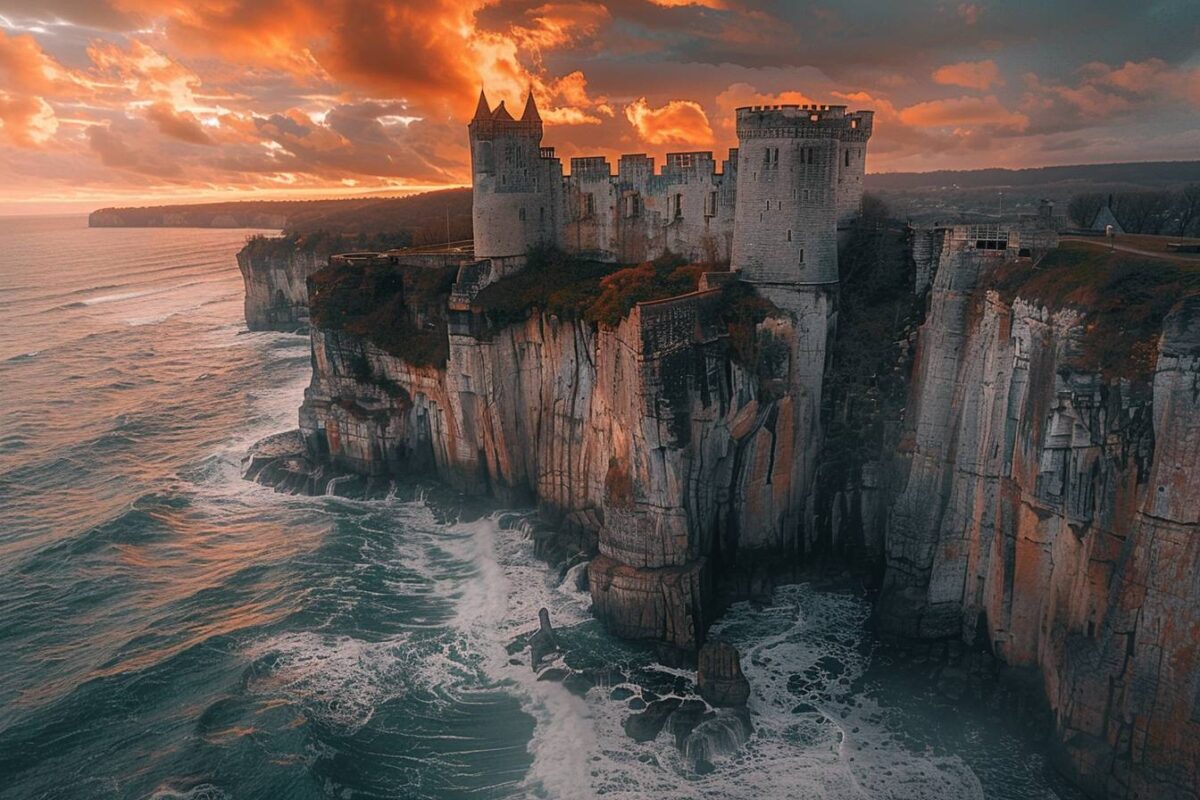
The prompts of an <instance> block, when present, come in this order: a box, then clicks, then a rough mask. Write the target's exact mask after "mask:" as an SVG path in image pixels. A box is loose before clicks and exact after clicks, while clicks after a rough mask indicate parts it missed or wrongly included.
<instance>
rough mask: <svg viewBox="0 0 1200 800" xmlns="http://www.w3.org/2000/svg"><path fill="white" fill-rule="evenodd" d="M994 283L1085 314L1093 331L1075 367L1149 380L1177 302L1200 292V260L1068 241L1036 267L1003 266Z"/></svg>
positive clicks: (1005, 292) (1009, 294)
mask: <svg viewBox="0 0 1200 800" xmlns="http://www.w3.org/2000/svg"><path fill="white" fill-rule="evenodd" d="M989 288H993V289H996V290H997V291H999V292H1000V295H1001V297H1003V298H1004V300H1005V301H1006V302H1011V301H1012V300H1013V299H1015V298H1016V297H1021V298H1024V299H1025V300H1027V301H1030V302H1034V303H1038V304H1040V305H1043V306H1045V307H1046V308H1048V309H1050V310H1051V311H1057V310H1060V309H1063V308H1071V309H1074V310H1076V311H1078V312H1079V313H1080V314H1082V315H1083V323H1084V326H1085V330H1086V331H1087V334H1088V335H1087V336H1086V337H1085V339H1084V344H1083V347H1082V349H1081V352H1080V353H1079V354H1078V356H1077V358H1076V359H1075V360H1074V361H1073V362H1072V364H1071V366H1073V367H1075V368H1077V369H1080V370H1083V371H1088V372H1093V371H1094V372H1099V373H1101V374H1102V375H1103V376H1104V377H1105V379H1107V380H1115V379H1119V378H1127V379H1129V380H1132V381H1139V382H1145V381H1148V380H1149V379H1150V378H1151V377H1152V376H1153V374H1154V365H1155V361H1156V359H1157V355H1158V353H1157V350H1158V338H1159V334H1160V333H1161V331H1162V325H1163V319H1164V318H1165V317H1166V315H1167V313H1168V312H1169V311H1170V310H1171V307H1172V306H1173V305H1174V304H1175V302H1176V301H1177V300H1179V299H1180V298H1181V297H1184V296H1186V295H1189V294H1192V293H1193V292H1196V291H1200V265H1190V264H1186V263H1183V262H1174V261H1170V260H1167V259H1156V258H1149V257H1145V256H1138V255H1132V254H1129V253H1122V252H1120V251H1110V250H1107V249H1104V248H1103V247H1102V246H1099V245H1095V244H1091V243H1085V242H1064V243H1063V244H1062V245H1061V246H1060V247H1059V248H1058V249H1057V250H1055V251H1053V252H1051V253H1049V254H1048V255H1047V256H1046V257H1045V258H1044V259H1042V260H1041V261H1040V262H1038V263H1037V264H1034V263H1031V262H1016V263H1012V264H1005V265H1004V266H1001V267H999V268H997V269H996V270H995V271H994V272H993V273H992V276H991V280H990V286H989Z"/></svg>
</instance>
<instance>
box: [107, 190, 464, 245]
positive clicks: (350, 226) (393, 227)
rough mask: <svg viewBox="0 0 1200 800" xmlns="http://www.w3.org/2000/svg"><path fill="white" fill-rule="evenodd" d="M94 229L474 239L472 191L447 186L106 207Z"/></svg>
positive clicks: (409, 240) (412, 240) (401, 240)
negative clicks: (404, 192)
mask: <svg viewBox="0 0 1200 800" xmlns="http://www.w3.org/2000/svg"><path fill="white" fill-rule="evenodd" d="M88 226H89V227H92V228H260V229H271V228H274V229H278V230H283V231H284V232H285V233H297V234H300V233H310V234H311V233H315V232H318V231H320V232H324V233H327V234H336V235H344V236H378V235H387V236H390V237H391V238H392V239H394V240H396V245H401V244H403V245H411V244H418V245H421V244H430V243H435V242H438V243H440V242H445V241H448V240H457V239H469V238H471V192H470V190H468V189H444V190H441V191H437V192H426V193H423V194H415V195H408V196H405V197H383V198H346V199H340V200H242V201H235V202H222V203H190V204H181V205H169V206H145V207H140V208H132V207H130V208H101V209H98V210H96V211H93V212H92V213H91V214H89V215H88Z"/></svg>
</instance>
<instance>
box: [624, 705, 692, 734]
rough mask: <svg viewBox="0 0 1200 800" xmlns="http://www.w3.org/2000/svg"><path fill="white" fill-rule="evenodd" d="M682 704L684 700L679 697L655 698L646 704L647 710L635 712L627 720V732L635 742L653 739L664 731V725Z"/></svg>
mask: <svg viewBox="0 0 1200 800" xmlns="http://www.w3.org/2000/svg"><path fill="white" fill-rule="evenodd" d="M682 704H683V701H682V700H680V699H679V698H678V697H664V698H663V699H662V700H655V701H654V702H652V703H650V705H648V706H646V710H645V711H642V712H640V713H638V714H634V715H633V716H631V717H630V718H629V719H627V720H625V733H627V734H629V736H630V738H632V739H633V740H634V741H635V742H649V741H653V740H654V739H655V738H657V737H658V734H659V733H661V732H662V729H663V726H664V725H666V724H667V720H668V719H669V718H670V716H671V714H672V713H673V712H674V711H675V709H677V708H679V706H680V705H682Z"/></svg>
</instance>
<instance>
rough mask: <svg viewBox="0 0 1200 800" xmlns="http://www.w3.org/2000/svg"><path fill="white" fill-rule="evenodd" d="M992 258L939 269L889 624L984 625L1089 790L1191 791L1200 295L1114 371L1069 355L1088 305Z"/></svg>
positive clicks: (1197, 739) (1194, 772)
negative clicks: (1065, 306)
mask: <svg viewBox="0 0 1200 800" xmlns="http://www.w3.org/2000/svg"><path fill="white" fill-rule="evenodd" d="M987 266H988V263H987V257H986V255H981V254H972V255H963V254H961V253H960V254H952V253H951V254H949V256H948V257H947V254H946V253H943V258H942V260H941V261H940V263H939V264H938V266H937V271H936V274H935V275H934V278H933V292H932V296H931V301H930V313H929V315H928V318H927V321H926V323H925V324H924V326H923V327H922V329H921V335H920V340H919V345H918V351H917V359H916V366H915V369H914V380H913V384H912V387H911V393H910V400H909V409H908V418H907V424H908V426H909V430H908V433H907V436H906V439H907V441H908V442H909V444H910V448H911V449H910V450H909V452H908V455H907V462H908V463H907V474H906V475H905V476H901V480H900V485H902V486H903V490H902V491H901V493H900V494H899V496H898V497H897V498H896V501H895V503H894V506H893V510H892V515H891V520H890V524H889V528H888V533H887V570H886V574H885V578H884V587H883V593H882V597H881V599H880V601H879V605H878V616H879V620H880V623H881V625H882V627H883V629H884V630H885V631H888V632H893V633H898V634H901V635H905V636H916V637H921V638H938V637H956V638H963V639H966V640H968V641H970V640H972V639H974V638H975V637H976V633H977V631H978V632H979V633H981V634H982V635H984V636H986V637H987V638H988V641H987V642H986V644H987V645H988V646H989V647H990V649H991V650H992V652H994V653H995V654H996V655H997V656H998V657H999V658H1000V659H1002V660H1003V661H1004V662H1006V663H1007V664H1008V665H1009V666H1010V667H1017V668H1023V669H1028V670H1031V671H1036V672H1037V673H1038V674H1040V676H1041V682H1042V685H1043V687H1044V691H1045V695H1046V697H1047V699H1048V701H1049V703H1050V705H1051V707H1052V709H1053V713H1054V717H1055V725H1056V728H1057V734H1058V735H1057V739H1058V741H1059V743H1060V747H1061V750H1060V752H1059V754H1058V758H1057V763H1059V764H1060V766H1062V767H1063V768H1064V769H1066V770H1067V771H1068V772H1070V773H1071V774H1073V775H1074V777H1075V778H1076V779H1077V780H1078V781H1079V782H1080V784H1081V785H1082V786H1084V788H1085V789H1087V790H1088V791H1089V792H1090V793H1092V794H1094V795H1095V796H1097V797H1114V798H1133V797H1156V798H1160V797H1161V798H1196V797H1197V796H1200V795H1198V793H1197V786H1200V711H1198V709H1200V669H1198V668H1197V660H1196V659H1197V655H1198V654H1197V648H1200V580H1197V577H1196V576H1197V575H1200V529H1198V524H1200V502H1198V500H1197V498H1200V477H1198V476H1200V401H1198V400H1197V398H1198V397H1200V322H1198V319H1200V299H1198V298H1195V297H1192V298H1187V299H1185V300H1183V301H1182V302H1181V303H1180V305H1179V306H1178V307H1177V308H1176V309H1175V310H1174V311H1173V312H1172V314H1171V315H1170V316H1169V317H1168V318H1167V320H1166V322H1165V325H1164V333H1163V336H1162V339H1161V343H1160V348H1159V357H1158V366H1157V371H1156V374H1155V376H1154V380H1153V385H1152V386H1151V385H1146V384H1144V383H1141V384H1139V383H1136V382H1130V381H1120V382H1107V381H1104V380H1103V379H1101V377H1100V376H1099V375H1096V374H1092V373H1088V372H1080V371H1079V370H1078V369H1076V368H1074V367H1073V366H1072V365H1073V364H1074V363H1076V362H1075V360H1074V359H1073V356H1074V355H1075V354H1076V353H1078V352H1079V350H1080V347H1081V346H1082V343H1083V342H1084V340H1085V338H1086V336H1087V335H1088V331H1087V330H1086V329H1085V327H1084V326H1083V325H1082V324H1081V323H1080V317H1079V315H1078V314H1076V313H1074V312H1072V311H1070V310H1064V311H1059V312H1056V313H1051V312H1049V311H1048V310H1046V309H1045V308H1042V307H1040V306H1038V305H1036V304H1032V303H1028V302H1025V301H1023V300H1021V299H1020V298H1019V297H1018V298H1017V299H1016V300H1015V301H1013V302H1011V303H1006V302H1004V301H1003V300H1002V299H1001V298H1000V297H999V296H998V295H997V294H996V293H994V292H985V291H983V290H981V289H978V288H977V286H978V283H977V281H978V278H979V276H980V274H981V273H982V272H983V271H984V270H985V269H986V268H987ZM950 677H951V678H954V677H955V676H953V675H951V676H950ZM960 683H961V682H960V681H957V680H947V687H948V689H949V690H950V691H952V692H958V691H960V690H962V689H963V687H962V686H960V685H959V684H960Z"/></svg>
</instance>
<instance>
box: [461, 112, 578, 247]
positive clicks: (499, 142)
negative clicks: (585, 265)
mask: <svg viewBox="0 0 1200 800" xmlns="http://www.w3.org/2000/svg"><path fill="white" fill-rule="evenodd" d="M467 130H468V132H469V134H470V141H471V171H472V177H473V185H474V194H473V205H472V222H473V225H474V235H475V255H476V256H477V257H479V258H511V257H521V256H524V255H525V254H526V253H527V252H528V251H529V249H530V248H531V247H534V246H537V245H539V244H545V243H554V242H555V241H556V240H557V232H558V230H559V224H560V223H559V215H560V206H561V197H562V164H561V163H560V162H559V160H558V159H557V158H555V157H554V151H553V149H552V148H543V147H542V146H541V142H542V118H541V115H539V114H538V111H537V105H536V104H535V103H534V100H533V93H532V92H530V95H529V99H528V100H527V101H526V104H525V112H524V113H523V114H522V115H521V119H519V120H515V119H513V117H512V115H511V114H510V113H509V112H508V109H506V108H505V106H504V103H503V102H501V103H500V105H498V106H496V108H495V109H489V107H488V102H487V98H486V97H485V96H484V94H483V92H480V93H479V105H478V107H477V108H476V110H475V118H474V119H472V120H471V122H470V124H469V125H468V126H467Z"/></svg>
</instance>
